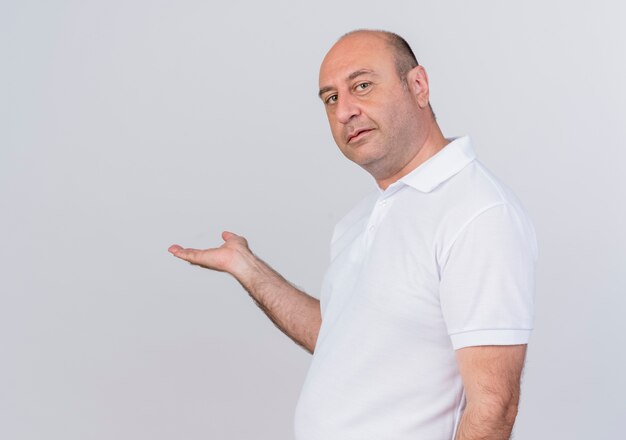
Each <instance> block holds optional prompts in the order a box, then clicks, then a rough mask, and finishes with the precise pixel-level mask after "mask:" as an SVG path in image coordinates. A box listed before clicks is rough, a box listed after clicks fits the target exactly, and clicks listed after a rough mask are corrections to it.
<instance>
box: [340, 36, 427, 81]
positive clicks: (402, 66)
mask: <svg viewBox="0 0 626 440" xmlns="http://www.w3.org/2000/svg"><path fill="white" fill-rule="evenodd" d="M358 34H364V35H374V36H378V37H380V38H381V39H383V40H384V41H385V42H386V43H387V46H388V47H389V48H390V49H391V50H392V52H393V57H394V60H395V64H396V70H397V71H398V75H400V78H403V79H404V77H405V75H406V74H407V73H408V71H409V70H411V69H413V68H414V67H415V66H419V63H418V62H417V58H416V57H415V54H414V53H413V49H411V46H410V45H409V43H408V42H407V41H406V40H405V39H404V38H402V37H401V36H400V35H398V34H396V33H394V32H390V31H385V30H381V29H355V30H353V31H350V32H348V33H345V34H343V35H342V36H341V37H339V38H338V39H337V42H339V41H341V40H343V39H344V38H347V37H350V36H355V35H358Z"/></svg>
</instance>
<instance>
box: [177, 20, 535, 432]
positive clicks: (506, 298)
mask: <svg viewBox="0 0 626 440" xmlns="http://www.w3.org/2000/svg"><path fill="white" fill-rule="evenodd" d="M319 81H320V90H319V96H320V98H321V99H322V101H323V102H324V106H325V108H326V114H327V116H328V120H329V123H330V128H331V131H332V134H333V137H334V139H335V142H336V143H337V145H338V146H339V148H340V149H341V151H342V153H343V154H344V155H345V156H346V157H347V158H348V159H350V160H351V161H354V162H355V163H357V164H358V165H360V166H361V167H362V168H364V169H365V170H366V171H367V172H368V173H370V174H371V175H372V176H373V177H374V179H375V180H376V183H377V189H376V191H375V192H374V193H373V194H372V195H371V196H369V197H367V198H366V199H365V200H363V201H362V202H361V203H359V204H358V205H357V206H356V207H355V208H354V209H353V210H352V211H351V212H349V213H348V214H347V215H346V216H345V217H344V218H343V219H342V220H341V221H340V222H339V223H338V224H337V225H336V227H335V230H334V234H333V237H332V244H331V263H330V267H329V268H328V271H327V273H326V275H325V278H324V283H323V287H322V292H321V295H320V300H319V301H318V300H317V299H315V298H313V297H311V296H309V295H307V294H306V293H304V292H302V291H300V290H298V289H297V288H295V287H294V286H292V285H291V284H290V283H289V282H287V281H286V280H285V279H284V278H283V277H282V276H281V275H280V274H278V273H277V272H275V271H274V270H272V269H271V268H270V267H269V266H268V265H267V264H265V263H264V262H263V261H262V260H260V259H259V258H257V257H256V256H255V255H254V254H253V253H252V252H251V251H250V249H249V247H248V243H247V241H246V239H245V238H244V237H241V236H238V235H236V234H233V233H231V232H224V233H223V234H222V238H223V239H224V244H223V245H222V246H221V247H219V248H216V249H206V250H196V249H183V248H181V247H180V246H178V245H174V246H172V247H171V248H170V252H171V253H172V254H174V255H175V256H177V257H179V258H182V259H184V260H186V261H189V262H190V263H192V264H197V265H200V266H203V267H206V268H209V269H214V270H219V271H225V272H228V273H230V274H232V275H233V276H234V277H235V278H236V279H237V280H238V281H239V282H240V283H241V284H242V285H243V287H244V288H245V289H246V290H247V291H248V292H249V293H250V295H251V296H252V298H253V299H254V300H255V301H256V302H257V304H258V305H259V306H260V307H261V309H263V311H264V312H265V313H266V314H267V315H268V316H269V318H270V319H271V320H272V321H273V322H274V323H275V324H276V325H277V326H278V327H279V328H280V329H281V330H282V331H283V332H285V333H286V334H287V335H288V336H289V337H291V338H292V339H293V340H294V341H295V342H296V343H298V344H300V345H302V346H303V347H304V348H305V349H306V350H308V351H309V352H311V353H314V356H313V361H312V364H311V367H310V370H309V374H308V375H307V378H306V381H305V384H304V387H303V390H302V394H301V397H300V400H299V402H298V407H297V410H296V438H297V439H298V440H357V439H358V440H366V439H372V440H392V439H421V440H452V439H456V440H471V439H491V440H501V439H508V438H509V436H510V434H511V429H512V426H513V423H514V420H515V417H516V414H517V406H518V400H519V387H520V375H521V371H522V367H523V363H524V357H525V350H526V344H527V342H528V337H529V334H530V330H531V328H532V296H533V284H534V280H533V267H534V263H535V259H536V243H535V236H534V231H533V227H532V224H531V223H530V221H529V220H528V218H527V215H526V214H525V212H524V210H523V208H522V207H521V205H520V204H519V202H518V201H517V199H516V198H515V196H514V195H513V194H512V193H511V192H510V190H508V189H507V188H506V187H505V186H504V185H502V184H501V183H500V182H499V181H498V180H497V179H496V178H495V177H494V176H493V175H492V174H491V173H490V172H489V171H488V170H486V169H485V167H484V166H483V165H482V164H481V163H480V162H478V161H477V160H476V158H475V154H474V152H473V150H472V147H471V145H470V141H469V139H468V138H467V137H465V138H456V139H446V138H445V137H444V136H443V134H442V132H441V130H440V129H439V126H438V125H437V123H436V120H435V117H434V114H433V112H432V109H431V107H430V104H429V88H428V77H427V75H426V71H425V70H424V68H423V67H422V66H419V65H418V64H417V61H416V60H415V56H414V55H413V52H412V51H411V49H410V48H409V46H408V44H406V42H405V41H404V40H403V39H402V38H400V37H399V36H397V35H395V34H391V33H388V32H379V31H355V32H352V33H350V34H347V35H345V36H344V37H342V38H341V39H340V40H339V41H338V42H337V43H336V44H335V45H334V46H333V47H332V48H331V50H330V51H329V52H328V54H327V55H326V57H325V58H324V61H323V63H322V66H321V69H320V78H319Z"/></svg>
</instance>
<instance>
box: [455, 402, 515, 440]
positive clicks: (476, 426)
mask: <svg viewBox="0 0 626 440" xmlns="http://www.w3.org/2000/svg"><path fill="white" fill-rule="evenodd" d="M516 416H517V406H508V407H503V406H491V407H489V406H486V405H482V406H479V405H471V404H468V405H467V407H466V408H465V411H464V412H463V416H462V417H461V423H460V424H459V428H458V430H457V434H456V437H455V440H509V438H510V437H511V431H512V430H513V424H514V423H515V417H516Z"/></svg>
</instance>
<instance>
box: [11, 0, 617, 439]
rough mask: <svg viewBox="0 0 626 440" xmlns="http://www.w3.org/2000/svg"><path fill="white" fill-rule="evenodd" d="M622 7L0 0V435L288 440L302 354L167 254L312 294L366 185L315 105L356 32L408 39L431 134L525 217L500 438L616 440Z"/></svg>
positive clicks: (303, 366) (228, 288)
mask: <svg viewBox="0 0 626 440" xmlns="http://www.w3.org/2000/svg"><path fill="white" fill-rule="evenodd" d="M623 5H624V3H623V2H617V1H612V2H609V1H596V2H588V1H586V2H582V1H581V2H576V1H561V2H551V1H526V2H508V1H506V2H505V1H476V0H475V1H471V2H470V1H440V2H434V1H432V2H423V1H407V2H373V1H360V2H356V1H345V2H339V1H317V2H307V3H304V2H297V1H283V2H279V1H274V2H252V1H250V2H246V3H244V2H236V1H234V2H230V3H228V4H226V3H223V4H215V3H212V2H208V1H147V0H144V1H69V0H58V1H55V2H47V1H28V0H19V1H17V0H14V1H11V0H9V1H7V0H0V55H1V56H0V244H1V246H0V289H1V292H0V438H2V439H10V440H24V439H28V440H31V439H47V440H48V439H63V440H85V439H107V440H108V439H151V440H158V439H206V438H211V439H290V438H293V434H292V417H293V411H294V406H295V403H296V400H297V397H298V394H299V391H300V386H301V384H302V381H303V379H304V375H305V373H306V370H307V367H308V364H309V362H310V357H309V355H308V354H307V353H305V352H304V351H303V350H301V349H300V348H298V347H297V346H295V345H294V344H293V343H292V342H291V341H290V340H289V339H288V338H286V337H285V336H283V335H282V334H281V333H279V332H278V330H276V329H275V328H274V327H273V326H272V324H271V323H270V322H269V320H267V319H266V318H265V316H264V315H263V314H262V313H261V312H260V311H259V310H258V309H257V308H256V307H255V306H254V305H253V303H252V301H251V300H250V299H249V298H248V296H247V295H246V294H245V292H243V291H242V289H241V288H240V286H239V285H238V284H237V283H236V281H234V280H233V279H231V278H230V277H229V276H227V275H225V274H220V273H214V272H209V271H206V270H202V269H199V268H195V267H191V266H189V265H188V264H186V263H183V262H181V261H179V260H176V259H174V258H173V257H171V256H170V255H169V254H168V253H167V252H166V249H167V247H168V246H169V245H170V244H172V243H175V242H176V243H180V244H182V245H184V246H195V247H207V246H215V245H218V244H220V243H221V240H220V238H219V234H220V232H221V231H222V230H223V229H230V230H232V231H234V232H237V233H240V234H243V235H245V236H246V237H247V238H248V239H249V241H250V243H251V246H252V248H253V250H254V251H255V252H256V253H257V254H258V255H260V256H261V257H262V258H263V259H265V260H266V261H268V262H269V263H270V264H272V265H273V266H274V267H275V268H276V269H277V270H279V271H280V272H281V273H283V274H284V275H285V276H286V277H287V278H288V279H290V280H291V281H293V282H294V283H295V284H297V285H299V286H301V287H302V288H304V289H305V290H307V291H308V292H310V293H311V294H313V295H317V294H318V289H319V287H320V283H321V278H322V275H323V272H324V269H325V266H326V263H327V259H328V242H329V239H330V234H331V231H332V227H333V225H334V223H335V222H336V221H337V220H338V219H339V218H341V216H343V214H344V213H345V212H346V211H347V210H348V209H349V208H350V207H351V206H352V205H353V204H354V203H355V202H356V201H358V200H359V199H360V198H361V197H362V196H363V195H364V194H366V193H367V192H369V191H371V190H372V189H373V188H374V186H373V185H374V181H373V180H372V179H371V177H369V176H368V175H367V174H366V173H365V172H364V171H363V170H361V169H360V168H359V167H357V166H356V165H354V164H352V163H350V162H348V161H347V160H345V159H344V158H343V156H342V155H341V154H340V153H339V152H338V150H337V148H336V147H335V145H334V143H333V141H332V138H331V136H330V132H329V130H328V127H327V122H326V118H325V114H324V111H323V108H322V105H321V103H320V102H319V101H318V99H317V97H316V92H317V74H318V68H319V63H320V61H321V59H322V57H323V55H324V53H325V52H326V50H327V49H328V48H329V47H330V46H331V44H332V43H333V41H334V40H335V39H336V38H337V37H339V36H340V35H341V34H343V33H344V32H347V31H349V30H352V29H355V28H362V27H367V28H382V29H388V30H392V31H395V32H398V33H399V34H401V35H403V36H404V37H405V38H406V39H407V40H408V41H409V42H410V43H411V44H412V46H413V48H414V51H415V53H416V54H417V57H418V60H419V61H420V63H421V64H423V65H424V66H425V67H426V69H427V71H428V73H429V76H430V80H431V98H432V105H433V107H434V109H435V112H436V114H437V116H438V120H439V122H440V124H441V126H442V128H443V130H444V134H445V135H446V136H459V135H464V134H469V135H470V136H471V137H472V139H473V142H474V144H475V148H476V150H477V152H478V155H479V157H480V158H481V159H482V161H483V162H484V163H485V164H486V165H487V166H488V167H490V168H491V169H492V170H493V171H494V172H495V173H496V174H497V175H498V176H500V177H501V178H502V180H504V181H505V182H506V183H507V184H508V185H509V186H511V187H512V188H513V189H514V190H515V191H516V193H517V194H518V196H519V197H520V198H521V199H522V201H523V202H524V203H525V205H526V207H527V209H528V211H529V212H530V214H531V216H532V218H533V220H534V222H535V225H536V228H537V231H538V236H539V244H540V264H539V268H538V283H537V315H536V327H535V331H534V333H533V336H532V340H531V345H530V348H529V357H528V363H527V368H526V373H525V378H524V385H523V395H522V405H521V408H520V415H519V417H518V423H517V427H516V433H517V434H516V438H517V439H523V440H526V439H529V440H536V439H539V440H542V439H569V440H576V439H581V440H582V439H594V440H597V439H600V440H602V439H615V438H621V437H622V436H623V430H624V428H623V415H624V413H626V404H625V403H624V402H625V398H624V395H626V384H625V380H624V373H623V372H624V369H625V368H626V365H625V355H624V349H625V348H626V344H625V342H626V340H625V337H624V333H625V330H626V325H625V324H624V319H623V317H622V315H623V311H624V310H625V309H626V299H625V298H626V275H625V271H624V263H625V262H626V251H625V250H626V237H625V234H624V226H625V225H626V215H625V211H626V208H625V202H624V200H625V197H624V188H626V178H625V177H624V169H625V166H626V160H625V159H626V154H625V153H624V149H625V148H626V146H625V145H624V139H626V124H625V122H626V110H625V107H624V102H626V87H625V78H626V60H625V55H624V53H625V52H626V49H625V46H626V44H625V43H626V31H625V30H624V26H623V20H624V18H625V17H626V7H624V6H623ZM620 425H621V426H620Z"/></svg>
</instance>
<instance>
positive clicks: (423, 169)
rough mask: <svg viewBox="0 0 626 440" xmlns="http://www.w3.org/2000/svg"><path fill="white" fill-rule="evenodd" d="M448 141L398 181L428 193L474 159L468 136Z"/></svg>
mask: <svg viewBox="0 0 626 440" xmlns="http://www.w3.org/2000/svg"><path fill="white" fill-rule="evenodd" d="M450 141H451V142H450V143H449V144H448V145H446V146H445V147H443V148H442V149H441V150H440V151H439V152H437V154H435V155H434V156H432V157H431V158H430V159H428V160H427V161H426V162H424V163H422V164H421V165H420V166H418V167H417V168H415V169H414V170H413V171H411V172H410V173H409V174H407V175H406V176H404V177H401V178H400V179H398V182H402V183H403V184H405V185H409V186H412V187H413V188H415V189H417V190H418V191H421V192H425V193H428V192H431V191H432V190H433V189H435V188H436V187H438V186H439V185H440V184H442V183H443V182H445V181H446V180H448V179H449V178H451V177H452V176H454V175H455V174H457V173H458V172H459V171H461V170H462V169H463V168H465V167H466V166H467V165H468V164H469V163H471V162H472V161H473V160H474V159H476V153H474V149H473V148H472V144H471V142H470V138H469V136H463V137H458V138H452V139H450ZM391 186H392V185H390V187H391ZM393 186H400V185H395V184H393ZM379 189H380V188H379ZM381 192H382V190H381Z"/></svg>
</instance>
